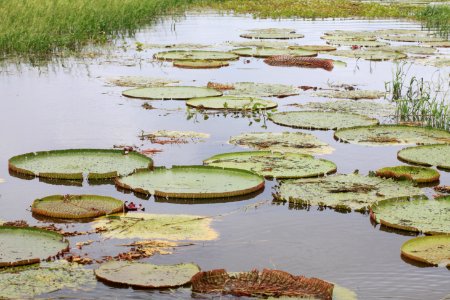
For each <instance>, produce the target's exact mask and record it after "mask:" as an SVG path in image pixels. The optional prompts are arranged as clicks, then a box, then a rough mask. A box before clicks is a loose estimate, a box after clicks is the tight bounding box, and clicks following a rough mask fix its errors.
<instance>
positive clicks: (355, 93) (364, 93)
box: [315, 90, 384, 100]
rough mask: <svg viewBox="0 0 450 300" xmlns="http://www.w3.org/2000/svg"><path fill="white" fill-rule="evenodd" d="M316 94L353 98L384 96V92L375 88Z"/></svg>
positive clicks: (318, 94) (328, 96)
mask: <svg viewBox="0 0 450 300" xmlns="http://www.w3.org/2000/svg"><path fill="white" fill-rule="evenodd" d="M315 96H318V97H327V98H338V99H352V100H359V99H379V98H381V97H383V96H384V92H381V91H374V90H351V91H327V92H318V93H316V94H315Z"/></svg>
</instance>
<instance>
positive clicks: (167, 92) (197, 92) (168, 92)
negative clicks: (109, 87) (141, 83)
mask: <svg viewBox="0 0 450 300" xmlns="http://www.w3.org/2000/svg"><path fill="white" fill-rule="evenodd" d="M122 95H124V96H126V97H131V98H140V99H150V100H188V99H191V98H201V97H218V96H222V92H220V91H217V90H214V89H210V88H205V87H195V86H166V87H150V88H139V89H132V90H126V91H123V92H122Z"/></svg>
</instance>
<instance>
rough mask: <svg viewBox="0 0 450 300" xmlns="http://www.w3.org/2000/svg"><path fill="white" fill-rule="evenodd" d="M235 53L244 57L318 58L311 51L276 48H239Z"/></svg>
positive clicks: (314, 52) (315, 53)
mask: <svg viewBox="0 0 450 300" xmlns="http://www.w3.org/2000/svg"><path fill="white" fill-rule="evenodd" d="M232 52H233V53H235V54H237V55H239V56H244V57H270V56H276V55H294V56H305V57H312V56H317V52H316V51H309V50H303V49H297V50H290V49H276V48H239V49H234V50H233V51H232Z"/></svg>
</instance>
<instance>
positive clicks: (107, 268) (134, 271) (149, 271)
mask: <svg viewBox="0 0 450 300" xmlns="http://www.w3.org/2000/svg"><path fill="white" fill-rule="evenodd" d="M199 271H200V268H199V267H198V266H197V265H195V264H177V265H154V264H150V263H142V262H131V261H109V262H106V263H103V264H101V265H100V267H99V268H98V269H96V270H95V276H97V278H98V279H100V280H102V281H105V282H108V283H115V284H121V285H126V286H131V287H136V288H153V289H154V288H171V287H179V286H182V285H185V284H188V283H189V282H190V281H191V277H192V276H194V275H195V274H196V273H198V272H199Z"/></svg>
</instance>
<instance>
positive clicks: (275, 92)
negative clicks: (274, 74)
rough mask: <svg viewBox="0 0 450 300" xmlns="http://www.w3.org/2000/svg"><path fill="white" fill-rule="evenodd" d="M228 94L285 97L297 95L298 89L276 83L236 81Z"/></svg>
mask: <svg viewBox="0 0 450 300" xmlns="http://www.w3.org/2000/svg"><path fill="white" fill-rule="evenodd" d="M232 86H233V89H231V90H228V91H227V94H228V95H248V96H253V97H287V96H294V95H298V89H296V88H295V87H293V86H292V85H285V84H276V83H257V82H236V83H233V84H232Z"/></svg>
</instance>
